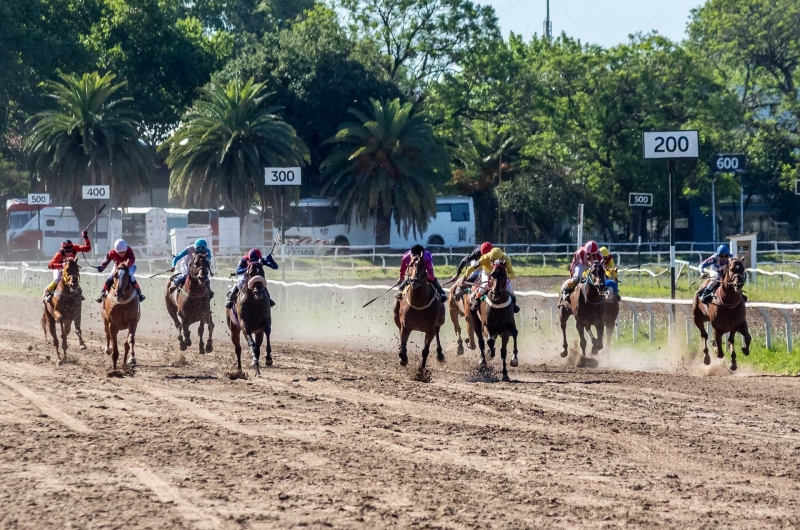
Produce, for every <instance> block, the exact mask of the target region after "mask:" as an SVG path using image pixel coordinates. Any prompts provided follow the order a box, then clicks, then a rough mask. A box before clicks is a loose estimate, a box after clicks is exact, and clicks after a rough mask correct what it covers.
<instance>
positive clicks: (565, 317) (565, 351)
mask: <svg viewBox="0 0 800 530" xmlns="http://www.w3.org/2000/svg"><path fill="white" fill-rule="evenodd" d="M568 320H569V314H568V313H567V312H566V311H564V310H563V309H562V310H561V334H562V335H563V336H564V342H563V343H562V344H561V347H562V348H563V349H562V350H561V357H566V356H567V355H569V351H568V349H567V348H568V347H569V346H568V344H567V321H568Z"/></svg>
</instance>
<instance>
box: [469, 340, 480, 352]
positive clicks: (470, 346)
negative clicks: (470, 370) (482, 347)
mask: <svg viewBox="0 0 800 530" xmlns="http://www.w3.org/2000/svg"><path fill="white" fill-rule="evenodd" d="M467 346H468V347H469V349H470V350H475V349H476V348H477V347H478V345H477V344H475V341H472V340H470V341H467Z"/></svg>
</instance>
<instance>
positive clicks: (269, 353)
mask: <svg viewBox="0 0 800 530" xmlns="http://www.w3.org/2000/svg"><path fill="white" fill-rule="evenodd" d="M271 333H272V328H270V327H267V328H264V336H265V337H266V338H267V359H266V361H264V364H266V365H267V366H272V345H271V344H270V342H269V336H270V334H271Z"/></svg>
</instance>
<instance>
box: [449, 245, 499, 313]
mask: <svg viewBox="0 0 800 530" xmlns="http://www.w3.org/2000/svg"><path fill="white" fill-rule="evenodd" d="M491 251H492V244H491V243H489V242H488V241H485V242H484V243H482V244H481V245H480V246H478V247H475V249H474V250H473V251H472V252H470V253H469V254H467V255H466V256H464V259H462V260H461V263H459V264H458V269H456V273H455V274H454V275H453V277H452V278H450V281H451V282H454V281H456V280H457V279H459V277H460V276H461V273H462V272H463V271H464V270H465V269H466V268H467V267H469V266H472V265H475V264H476V263H478V260H480V259H481V256H483V255H485V254H488V253H489V252H491ZM476 276H477V274H476ZM464 279H465V278H462V279H460V280H459V282H458V283H459V285H460V284H461V283H463V282H464ZM475 280H477V277H476V278H475ZM466 292H469V288H467V290H466ZM464 294H465V291H464V289H461V288H459V289H456V291H455V299H456V300H461V298H462V297H463V296H464Z"/></svg>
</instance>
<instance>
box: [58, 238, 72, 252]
mask: <svg viewBox="0 0 800 530" xmlns="http://www.w3.org/2000/svg"><path fill="white" fill-rule="evenodd" d="M61 250H63V251H64V252H73V251H74V250H75V247H74V246H73V245H72V241H70V240H69V239H67V240H65V241H63V242H62V243H61Z"/></svg>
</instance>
